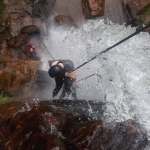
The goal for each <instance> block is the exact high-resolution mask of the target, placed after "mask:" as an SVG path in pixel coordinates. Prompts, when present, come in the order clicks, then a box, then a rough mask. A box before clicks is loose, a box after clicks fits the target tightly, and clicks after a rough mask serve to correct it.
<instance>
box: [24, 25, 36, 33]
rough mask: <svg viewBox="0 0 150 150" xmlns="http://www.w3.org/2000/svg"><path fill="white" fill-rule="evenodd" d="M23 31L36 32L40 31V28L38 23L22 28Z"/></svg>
mask: <svg viewBox="0 0 150 150" xmlns="http://www.w3.org/2000/svg"><path fill="white" fill-rule="evenodd" d="M21 33H23V34H30V35H31V34H35V33H39V29H38V27H37V26H36V25H29V26H25V27H23V28H22V29H21Z"/></svg>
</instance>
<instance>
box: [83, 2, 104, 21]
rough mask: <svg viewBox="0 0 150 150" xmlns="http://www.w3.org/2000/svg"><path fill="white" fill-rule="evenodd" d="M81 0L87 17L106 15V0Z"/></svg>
mask: <svg viewBox="0 0 150 150" xmlns="http://www.w3.org/2000/svg"><path fill="white" fill-rule="evenodd" d="M81 2H82V9H83V14H84V16H85V18H86V19H88V18H93V17H97V16H103V15H104V6H105V0H82V1H81Z"/></svg>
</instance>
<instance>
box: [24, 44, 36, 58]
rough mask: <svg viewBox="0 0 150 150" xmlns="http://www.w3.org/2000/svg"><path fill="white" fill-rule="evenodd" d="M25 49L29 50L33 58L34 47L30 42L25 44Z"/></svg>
mask: <svg viewBox="0 0 150 150" xmlns="http://www.w3.org/2000/svg"><path fill="white" fill-rule="evenodd" d="M26 47H28V48H29V51H30V54H31V58H33V55H34V54H37V53H36V51H35V46H34V45H33V43H32V42H28V43H27V44H26Z"/></svg>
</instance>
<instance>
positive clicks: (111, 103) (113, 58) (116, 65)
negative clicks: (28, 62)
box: [45, 19, 150, 134]
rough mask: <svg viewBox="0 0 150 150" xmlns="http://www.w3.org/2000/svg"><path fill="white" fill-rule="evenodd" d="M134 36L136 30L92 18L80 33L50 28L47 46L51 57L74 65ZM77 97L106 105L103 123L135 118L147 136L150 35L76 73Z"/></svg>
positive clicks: (149, 116) (149, 115) (125, 44)
mask: <svg viewBox="0 0 150 150" xmlns="http://www.w3.org/2000/svg"><path fill="white" fill-rule="evenodd" d="M133 32H135V28H131V27H125V26H124V25H116V24H113V23H111V22H107V24H105V23H104V20H102V19H101V20H100V19H98V20H90V21H87V22H85V23H84V24H83V25H82V26H81V27H79V28H78V29H75V28H71V29H64V28H61V27H57V28H56V27H54V26H53V27H51V28H50V31H49V33H50V34H49V37H48V38H47V39H45V44H46V46H47V47H48V49H49V51H50V52H51V54H52V55H53V57H54V58H55V59H71V60H73V62H74V64H75V67H77V66H79V65H80V64H82V63H83V62H85V61H87V60H89V59H90V58H92V57H93V56H95V55H96V54H98V53H99V52H101V51H103V50H105V49H106V48H108V47H109V46H112V45H113V44H115V43H117V42H119V41H120V40H122V39H123V38H125V37H127V36H128V35H130V34H132V33H133ZM93 73H97V76H93V77H91V78H89V79H87V80H83V81H82V82H80V83H77V84H78V89H77V95H78V98H79V99H90V100H100V101H104V102H106V111H105V116H106V118H107V121H112V120H117V121H123V120H126V119H130V118H132V119H133V118H134V119H137V120H138V121H139V122H140V123H141V124H142V125H143V126H144V127H145V128H146V129H147V131H148V132H149V134H150V120H149V118H150V35H149V34H148V33H144V32H143V33H140V34H138V35H136V36H134V37H133V38H131V39H129V40H127V41H126V42H124V43H122V44H121V45H119V46H117V47H115V48H113V49H111V50H110V51H109V52H107V53H105V54H103V55H101V56H99V57H98V58H97V59H95V60H93V61H91V62H90V63H88V65H85V66H84V67H82V68H80V69H78V70H77V75H78V79H82V78H84V77H86V76H88V75H91V74H93Z"/></svg>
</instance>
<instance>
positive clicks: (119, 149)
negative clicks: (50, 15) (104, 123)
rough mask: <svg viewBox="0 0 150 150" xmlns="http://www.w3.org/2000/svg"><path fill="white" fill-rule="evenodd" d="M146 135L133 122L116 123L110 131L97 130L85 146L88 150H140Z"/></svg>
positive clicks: (101, 128) (145, 140)
mask: <svg viewBox="0 0 150 150" xmlns="http://www.w3.org/2000/svg"><path fill="white" fill-rule="evenodd" d="M147 142H148V141H147V137H146V134H145V133H143V131H142V129H141V127H140V125H139V124H138V123H136V122H135V121H133V120H127V121H124V122H119V123H116V126H115V127H114V128H113V129H112V130H110V129H108V128H103V127H100V128H98V129H97V130H96V131H95V133H94V134H93V136H92V137H91V139H90V142H89V144H88V146H87V148H88V149H89V150H103V149H106V150H114V149H115V150H142V149H144V147H145V146H146V144H147Z"/></svg>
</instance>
